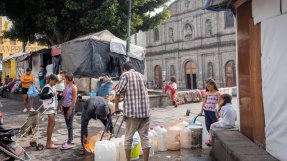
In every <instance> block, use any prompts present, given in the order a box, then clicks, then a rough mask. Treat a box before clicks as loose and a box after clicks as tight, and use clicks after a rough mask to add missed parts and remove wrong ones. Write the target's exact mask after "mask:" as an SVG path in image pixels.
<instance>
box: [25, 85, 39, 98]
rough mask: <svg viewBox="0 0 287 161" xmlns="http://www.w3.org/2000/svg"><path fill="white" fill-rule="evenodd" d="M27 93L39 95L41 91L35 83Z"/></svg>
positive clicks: (34, 95) (30, 95)
mask: <svg viewBox="0 0 287 161" xmlns="http://www.w3.org/2000/svg"><path fill="white" fill-rule="evenodd" d="M27 94H28V96H29V97H37V96H38V95H39V91H38V90H37V88H36V86H35V84H31V85H30V87H29V89H28V92H27Z"/></svg>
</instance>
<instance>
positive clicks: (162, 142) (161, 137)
mask: <svg viewBox="0 0 287 161" xmlns="http://www.w3.org/2000/svg"><path fill="white" fill-rule="evenodd" d="M157 134H158V151H161V152H163V151H167V147H166V135H167V130H166V129H165V128H164V127H163V126H161V127H160V128H159V129H158V133H157Z"/></svg>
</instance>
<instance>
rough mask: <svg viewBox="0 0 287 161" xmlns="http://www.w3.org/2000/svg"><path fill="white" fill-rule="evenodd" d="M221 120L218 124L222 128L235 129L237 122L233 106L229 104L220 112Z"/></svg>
mask: <svg viewBox="0 0 287 161" xmlns="http://www.w3.org/2000/svg"><path fill="white" fill-rule="evenodd" d="M219 115H220V118H219V121H218V124H219V125H220V127H221V128H233V127H235V121H236V120H237V115H236V111H235V110H234V108H233V107H232V104H230V103H228V104H226V105H225V106H223V107H222V108H221V110H220V113H219Z"/></svg>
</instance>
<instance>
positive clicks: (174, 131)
mask: <svg viewBox="0 0 287 161" xmlns="http://www.w3.org/2000/svg"><path fill="white" fill-rule="evenodd" d="M179 136H180V128H179V127H177V126H176V124H175V123H170V125H169V127H168V128H167V135H166V146H167V149H168V150H179V149H180V140H179Z"/></svg>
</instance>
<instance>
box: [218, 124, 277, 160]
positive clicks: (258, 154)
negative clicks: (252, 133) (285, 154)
mask: <svg viewBox="0 0 287 161" xmlns="http://www.w3.org/2000/svg"><path fill="white" fill-rule="evenodd" d="M212 133H213V147H212V154H213V157H214V159H215V160H216V161H278V160H277V159H276V158H274V157H273V156H272V155H270V154H269V153H267V152H266V151H265V150H264V149H262V148H260V147H259V146H257V145H256V144H255V143H254V142H252V141H251V140H250V139H248V138H247V137H246V136H244V135H243V134H242V133H240V131H238V130H226V129H223V130H222V129H214V130H213V131H212Z"/></svg>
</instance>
